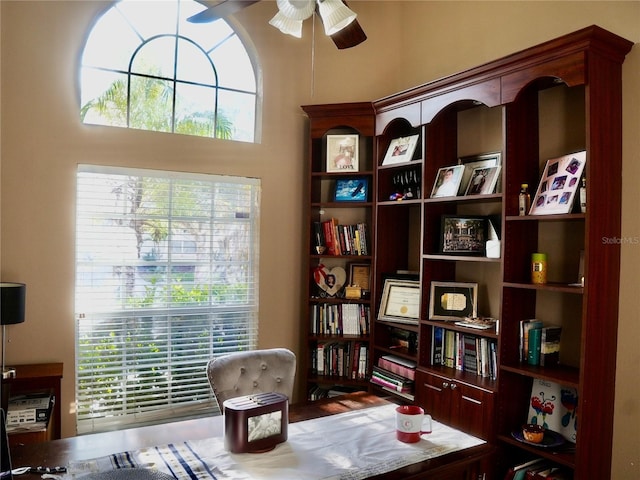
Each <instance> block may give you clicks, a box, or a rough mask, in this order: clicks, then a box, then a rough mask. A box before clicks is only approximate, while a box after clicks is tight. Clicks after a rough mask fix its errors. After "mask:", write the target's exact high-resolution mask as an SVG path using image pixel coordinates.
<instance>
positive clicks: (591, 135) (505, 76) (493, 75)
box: [309, 26, 632, 480]
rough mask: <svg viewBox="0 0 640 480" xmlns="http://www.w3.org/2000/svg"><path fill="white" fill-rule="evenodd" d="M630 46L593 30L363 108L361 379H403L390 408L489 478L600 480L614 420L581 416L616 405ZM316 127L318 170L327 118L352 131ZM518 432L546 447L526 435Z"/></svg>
mask: <svg viewBox="0 0 640 480" xmlns="http://www.w3.org/2000/svg"><path fill="white" fill-rule="evenodd" d="M631 47H632V43H631V42H629V41H627V40H625V39H623V38H621V37H619V36H617V35H615V34H613V33H611V32H608V31H606V30H604V29H602V28H600V27H598V26H590V27H586V28H584V29H582V30H579V31H576V32H573V33H570V34H567V35H564V36H562V37H559V38H557V39H554V40H550V41H548V42H545V43H542V44H540V45H537V46H534V47H531V48H529V49H526V50H523V51H521V52H517V53H514V54H512V55H509V56H507V57H504V58H501V59H498V60H495V61H493V62H490V63H487V64H484V65H481V66H478V67H476V68H472V69H469V70H466V71H464V72H461V73H459V74H454V75H450V76H447V77H444V78H442V79H439V80H435V81H433V82H430V83H427V84H424V85H420V86H417V87H414V88H411V89H408V90H404V91H402V92H400V93H397V94H394V95H391V96H388V97H385V98H382V99H379V100H376V101H374V102H372V108H373V116H374V117H375V120H373V124H371V125H369V126H371V127H372V128H373V133H371V136H372V151H373V155H372V156H371V157H370V158H371V165H370V168H369V169H368V170H369V172H370V174H371V192H372V196H371V199H370V201H371V205H370V209H371V220H370V222H371V225H375V228H370V233H371V237H370V238H371V247H372V250H371V252H372V254H371V255H372V256H371V258H370V259H369V264H370V265H371V269H370V272H371V279H372V280H371V296H370V299H369V302H370V303H369V306H370V313H371V320H372V322H371V325H372V329H371V331H372V336H371V337H370V339H369V343H370V349H371V351H372V352H373V353H372V358H371V359H370V360H371V362H370V365H369V367H370V368H371V371H372V375H373V373H376V369H378V368H380V367H381V363H383V364H385V365H386V366H387V369H388V371H389V372H391V373H394V374H396V375H400V376H403V375H402V374H398V373H397V372H403V373H404V376H405V378H406V379H409V380H412V381H413V385H412V386H413V391H412V392H411V393H410V394H407V392H405V391H402V388H404V386H403V385H402V382H400V383H398V384H397V385H399V386H400V387H402V388H401V390H400V391H396V394H397V395H398V398H399V399H404V400H405V401H407V402H412V403H417V404H419V405H421V406H423V407H425V408H426V410H427V411H428V412H429V413H430V414H431V415H432V416H433V417H434V418H435V419H442V421H445V422H447V423H450V424H452V425H454V426H456V427H457V428H460V429H462V430H465V431H468V432H471V433H473V434H475V435H478V436H481V437H483V438H486V439H487V440H489V441H490V442H492V443H494V444H495V445H497V446H498V447H500V452H501V453H500V456H499V458H498V461H497V462H495V465H494V466H493V467H494V468H493V470H494V472H493V473H494V475H493V476H495V477H496V478H501V477H502V476H504V473H505V472H506V471H508V469H509V467H510V466H512V465H513V462H514V459H518V460H520V459H522V458H527V457H528V458H532V457H540V458H541V459H543V460H544V461H547V462H549V463H550V464H551V465H561V466H562V467H564V468H566V469H568V470H569V473H570V475H571V477H572V478H574V479H577V480H581V479H587V478H596V477H597V478H601V479H608V478H610V474H611V459H612V451H611V448H612V437H613V411H612V410H611V409H609V410H607V411H599V412H598V415H597V416H593V415H589V413H588V412H589V410H590V409H591V408H592V405H601V404H608V405H612V404H613V401H614V394H615V393H614V392H615V388H614V381H615V365H616V345H617V321H618V291H619V275H620V272H619V270H620V245H619V242H618V240H619V238H620V229H621V218H620V205H621V177H622V176H621V165H622V151H621V149H622V147H621V131H622V128H621V127H622V125H621V124H622V106H621V91H622V87H621V70H622V64H623V62H624V58H625V56H626V54H627V53H628V52H629V51H630V49H631ZM327 117H330V116H327V115H326V112H325V118H324V120H323V123H322V127H320V126H319V125H316V126H317V130H318V131H317V132H316V133H318V132H321V133H319V134H316V135H315V136H314V134H313V133H312V135H311V138H312V140H311V143H312V154H311V156H312V157H313V156H314V155H313V152H314V151H316V150H317V155H316V157H318V160H317V161H318V162H321V158H322V157H323V153H322V148H323V147H322V145H323V142H324V140H322V139H321V137H322V135H324V134H325V133H326V132H327V130H328V129H329V127H328V126H327V124H328V123H329V124H331V126H332V128H333V127H335V126H344V125H347V124H349V122H345V121H342V120H340V121H338V122H336V121H335V120H336V118H327ZM369 120H371V119H369ZM312 123H313V122H312ZM351 127H354V125H351ZM312 131H313V128H312ZM314 138H315V139H317V140H315V143H314V140H313V139H314ZM412 145H414V146H412ZM396 146H397V147H398V149H397V150H396ZM405 146H406V148H405ZM409 147H411V148H413V153H412V154H411V156H410V157H409V155H408V154H407V156H406V157H405V158H404V159H403V160H402V161H398V160H397V159H392V160H391V161H389V160H388V159H387V157H388V156H391V157H393V156H394V152H397V153H396V155H400V154H401V152H406V151H409ZM376 149H377V154H376V152H375V151H374V150H376ZM386 159H387V160H386ZM385 160H386V161H385ZM321 165H322V164H321V163H318V164H317V167H318V168H316V169H315V170H314V168H313V163H312V169H311V170H312V172H313V171H316V172H320V171H321V168H322V167H321ZM416 176H419V180H417V179H416ZM451 179H453V180H454V182H453V185H452V186H448V185H451V182H450V180H451ZM523 185H526V186H527V187H526V190H527V191H526V192H523V190H524V188H523ZM521 193H524V194H525V196H524V197H525V198H524V202H523V201H521V199H522V198H523V196H522V195H521ZM527 193H528V195H529V198H528V200H527V198H526V194H527ZM313 198H314V197H312V199H313ZM600 198H607V202H601V201H594V200H593V199H600ZM312 202H319V203H322V201H321V200H319V199H317V200H312ZM329 203H330V202H329ZM522 204H524V208H522V207H521V205H522ZM319 210H320V209H319ZM310 225H311V222H310ZM309 245H310V247H313V243H312V240H311V239H310V240H309ZM314 255H315V258H314V260H316V263H317V260H318V258H317V255H318V254H317V253H315V254H314ZM323 260H324V258H323ZM331 268H333V266H331ZM310 274H311V270H310ZM310 285H311V283H310ZM374 318H375V321H373V319H374ZM494 319H495V320H496V321H495V322H494V323H493V324H492V322H493V320H494ZM465 323H475V325H465ZM478 323H479V324H480V325H478ZM483 323H485V324H489V326H488V328H485V327H486V326H487V325H483ZM558 327H560V328H558ZM441 334H442V336H443V337H446V336H448V337H449V338H453V342H452V345H454V349H453V354H452V355H451V358H447V359H446V360H447V361H448V362H449V363H448V364H447V363H445V364H442V362H443V357H444V356H445V353H444V352H445V351H444V350H443V349H442V347H443V345H444V343H440V344H439V343H438V340H436V339H438V338H439V336H440V335H441ZM525 334H526V335H525ZM558 335H560V336H559V337H558ZM525 336H526V340H525ZM465 341H466V342H467V343H468V349H470V350H473V348H475V355H476V357H475V359H476V362H475V371H474V369H473V364H474V362H471V363H469V364H468V365H467V366H468V368H466V369H465V362H464V360H465ZM545 342H546V343H545ZM438 345H440V347H438ZM530 346H531V348H530ZM438 348H440V350H439V351H438ZM447 348H449V349H450V348H451V347H447ZM478 348H479V349H480V351H481V352H482V351H485V352H487V351H488V358H489V360H488V362H485V364H483V365H481V362H478ZM459 349H460V350H459ZM456 355H457V357H456ZM481 355H487V353H484V354H482V353H481ZM385 357H387V358H385ZM389 357H391V358H389ZM468 358H469V359H471V358H473V355H472V353H470V352H469V357H468ZM460 359H461V360H460ZM390 360H395V361H396V362H397V365H394V362H391V363H388V362H389V361H390ZM379 362H380V363H379ZM402 362H405V363H408V365H409V366H408V367H407V365H404V369H403V368H400V367H399V366H398V365H401V364H402ZM451 362H453V363H451ZM487 364H488V365H487ZM407 368H408V370H407ZM396 370H397V371H396ZM378 373H382V374H383V375H382V377H381V378H384V375H385V372H378ZM410 377H411V378H410ZM407 386H408V385H407ZM375 388H377V387H375ZM387 390H389V388H387ZM387 390H385V393H388V392H387ZM391 390H394V389H393V388H391ZM396 390H397V389H396ZM580 412H587V413H582V414H583V415H588V416H589V421H586V422H584V421H582V422H580V426H579V429H580V434H579V435H578V434H577V430H576V425H577V418H578V415H580ZM558 420H560V425H558V423H557V422H558ZM530 423H534V424H541V425H543V426H544V427H545V432H544V434H543V442H542V445H543V446H544V447H546V448H541V447H540V446H539V445H536V444H530V443H527V442H526V441H523V438H524V437H523V430H522V425H523V424H530ZM547 440H549V442H547Z"/></svg>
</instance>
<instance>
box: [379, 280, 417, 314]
mask: <svg viewBox="0 0 640 480" xmlns="http://www.w3.org/2000/svg"><path fill="white" fill-rule="evenodd" d="M419 318H420V282H419V281H417V280H398V279H393V278H388V279H386V280H385V282H384V289H383V291H382V300H381V302H380V310H379V311H378V320H383V321H387V322H397V323H410V324H414V325H417V324H418V319H419Z"/></svg>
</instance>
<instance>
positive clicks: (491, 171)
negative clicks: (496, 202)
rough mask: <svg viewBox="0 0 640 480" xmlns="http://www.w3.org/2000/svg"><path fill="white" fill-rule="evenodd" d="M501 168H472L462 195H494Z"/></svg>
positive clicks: (498, 166)
mask: <svg viewBox="0 0 640 480" xmlns="http://www.w3.org/2000/svg"><path fill="white" fill-rule="evenodd" d="M501 168H502V167H501V166H500V165H496V166H493V167H478V168H474V169H473V172H471V178H470V179H469V183H468V184H467V189H466V191H465V193H464V194H465V195H466V196H468V195H491V194H492V193H494V190H495V189H496V184H497V183H498V178H499V177H500V170H501Z"/></svg>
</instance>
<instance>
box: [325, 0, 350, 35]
mask: <svg viewBox="0 0 640 480" xmlns="http://www.w3.org/2000/svg"><path fill="white" fill-rule="evenodd" d="M318 8H319V10H320V17H321V18H322V23H323V24H324V32H325V33H326V34H327V35H333V34H334V33H336V32H339V31H340V30H342V29H343V28H344V27H346V26H347V25H349V24H350V23H351V22H353V21H354V20H355V19H356V16H357V15H356V13H355V12H354V11H353V10H351V9H350V8H349V7H347V6H346V5H345V4H344V3H342V0H321V1H320V3H318Z"/></svg>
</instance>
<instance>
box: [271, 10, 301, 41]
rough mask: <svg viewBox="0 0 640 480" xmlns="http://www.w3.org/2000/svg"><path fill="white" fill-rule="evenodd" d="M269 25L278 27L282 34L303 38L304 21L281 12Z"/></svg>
mask: <svg viewBox="0 0 640 480" xmlns="http://www.w3.org/2000/svg"><path fill="white" fill-rule="evenodd" d="M269 25H272V26H274V27H276V28H277V29H278V30H280V31H281V32H282V33H286V34H287V35H292V36H294V37H296V38H302V20H294V19H293V18H289V17H287V16H286V15H284V14H283V13H282V12H280V11H279V12H278V13H276V14H275V16H274V17H273V18H272V19H271V20H269Z"/></svg>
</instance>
